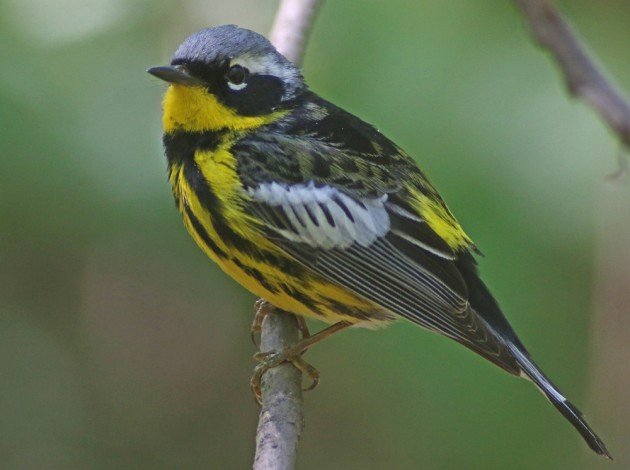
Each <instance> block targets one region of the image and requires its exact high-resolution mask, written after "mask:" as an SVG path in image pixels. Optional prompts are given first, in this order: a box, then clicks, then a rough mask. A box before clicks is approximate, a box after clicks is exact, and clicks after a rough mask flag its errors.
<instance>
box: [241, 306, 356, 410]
mask: <svg viewBox="0 0 630 470" xmlns="http://www.w3.org/2000/svg"><path fill="white" fill-rule="evenodd" d="M255 309H256V313H255V316H254V321H253V322H252V327H251V336H252V341H253V342H254V344H255V345H256V346H258V347H260V345H261V344H262V340H261V341H257V337H259V336H260V334H261V333H262V326H263V322H264V320H265V318H266V317H267V315H269V313H271V312H272V311H274V309H275V307H274V306H273V305H271V304H270V303H269V302H267V301H266V300H264V299H260V300H258V301H257V302H256V304H255ZM296 319H297V323H298V329H299V331H300V334H301V339H300V340H299V341H298V342H297V343H295V344H293V345H290V346H287V347H284V348H282V349H280V350H276V351H273V350H272V351H260V352H258V353H256V354H254V359H255V360H256V361H257V362H258V365H257V366H256V368H255V369H254V375H253V376H252V378H251V380H250V386H251V389H252V392H253V394H254V398H255V399H256V401H257V402H258V403H259V404H262V379H263V376H264V375H265V373H266V372H267V371H268V370H269V369H271V368H273V367H277V366H279V365H280V364H284V363H285V362H289V363H291V364H293V366H294V367H295V368H297V369H298V370H299V371H301V372H302V373H303V374H306V375H307V376H308V377H309V378H310V380H311V383H310V385H309V386H308V387H306V388H304V389H303V390H312V389H313V388H315V387H316V386H317V384H318V383H319V372H318V370H317V369H316V368H315V367H313V366H312V365H310V364H309V363H308V362H306V361H305V360H304V359H302V354H304V352H306V350H308V349H309V348H310V347H311V346H313V345H314V344H316V343H319V342H320V341H322V340H323V339H326V338H328V337H329V336H331V335H332V334H334V333H336V332H338V331H341V330H343V329H345V328H347V327H348V326H350V323H346V322H339V323H335V324H334V325H331V326H329V327H328V328H325V329H324V330H322V331H320V332H318V333H316V334H314V335H311V334H310V333H309V331H308V327H307V325H306V321H305V320H304V317H301V316H296Z"/></svg>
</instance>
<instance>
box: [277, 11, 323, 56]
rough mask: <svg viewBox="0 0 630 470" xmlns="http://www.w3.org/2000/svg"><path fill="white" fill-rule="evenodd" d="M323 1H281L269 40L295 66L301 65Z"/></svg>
mask: <svg viewBox="0 0 630 470" xmlns="http://www.w3.org/2000/svg"><path fill="white" fill-rule="evenodd" d="M323 3H324V0H283V1H282V3H280V7H279V8H278V13H277V14H276V19H275V20H274V23H273V27H272V28H271V33H270V34H269V38H270V40H271V42H272V43H273V45H274V46H276V49H278V51H279V52H280V53H281V54H282V55H284V56H285V57H286V58H287V59H289V60H290V61H291V62H293V63H294V64H295V65H297V66H300V65H302V59H303V58H304V51H305V50H306V44H307V42H308V38H309V36H310V34H311V29H313V23H314V22H315V17H316V16H317V12H318V11H319V9H320V8H321V6H322V4H323Z"/></svg>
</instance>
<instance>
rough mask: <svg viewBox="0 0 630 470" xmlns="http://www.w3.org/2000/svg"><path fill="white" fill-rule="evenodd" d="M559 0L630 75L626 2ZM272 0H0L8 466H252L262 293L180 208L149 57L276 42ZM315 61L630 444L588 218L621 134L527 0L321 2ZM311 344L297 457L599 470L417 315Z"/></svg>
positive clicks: (326, 464)
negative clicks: (311, 376)
mask: <svg viewBox="0 0 630 470" xmlns="http://www.w3.org/2000/svg"><path fill="white" fill-rule="evenodd" d="M565 6H566V9H567V13H568V14H569V16H570V17H571V18H572V19H573V21H574V23H575V24H576V25H577V26H578V27H579V29H580V30H581V32H582V35H583V36H584V37H585V38H587V39H588V41H589V43H590V44H591V45H592V47H593V49H594V50H595V51H596V52H597V53H598V54H599V55H600V57H601V59H602V61H603V62H605V63H606V64H607V65H608V66H609V68H610V69H611V71H612V72H613V73H614V74H615V75H616V76H617V77H619V78H620V79H621V83H622V85H625V86H626V87H627V88H628V87H630V80H628V79H627V77H628V76H630V61H629V60H628V59H629V56H628V48H627V45H628V43H629V42H630V28H629V27H628V23H629V21H628V20H630V6H629V4H628V3H627V2H622V1H613V0H608V1H603V0H602V1H598V2H588V1H586V0H581V1H577V2H571V4H570V5H565ZM275 7H276V2H274V1H270V0H264V1H262V0H249V1H245V0H229V1H227V0H212V1H204V0H182V1H177V2H175V1H169V0H157V1H155V0H154V1H149V0H133V1H131V0H90V1H86V0H54V1H50V2H45V1H43V0H3V1H1V2H0V42H1V43H2V44H3V46H2V47H1V48H0V64H2V65H1V67H2V73H0V125H1V129H2V132H1V135H2V137H1V138H0V214H1V218H0V259H1V260H2V262H1V263H0V378H1V381H0V417H1V418H0V461H1V462H2V464H1V466H2V468H6V469H22V468H47V469H48V468H51V469H52V468H55V469H56V468H59V469H67V468H81V469H91V468H151V469H159V468H191V469H192V468H246V467H248V466H249V465H250V462H251V459H252V453H253V436H254V432H255V425H256V421H257V412H258V408H257V406H256V405H255V404H254V400H253V399H252V397H251V395H250V392H249V389H248V379H249V376H250V374H251V371H252V366H253V362H252V360H251V358H250V356H251V354H252V353H253V352H254V348H253V346H252V345H251V343H250V342H249V331H248V328H249V323H250V321H251V316H252V302H253V301H254V298H253V297H252V296H251V295H249V294H248V293H246V292H244V291H243V290H242V289H241V288H240V287H239V286H237V285H236V284H234V283H233V282H232V281H230V280H229V279H227V278H226V277H225V276H224V275H223V274H222V273H221V272H220V271H219V270H218V268H216V267H215V266H213V265H212V264H211V263H210V262H209V261H208V260H207V259H206V258H205V257H204V255H203V254H202V253H201V252H200V251H199V250H198V249H197V248H196V247H195V246H194V244H193V242H192V241H191V240H190V239H189V237H188V235H187V234H186V233H185V231H184V229H183V227H182V225H181V223H180V219H179V216H178V214H177V213H176V210H175V208H174V207H173V203H172V201H171V196H170V193H169V191H170V190H169V187H168V185H167V183H166V178H165V161H164V158H163V156H162V149H161V145H160V96H161V94H162V92H163V90H164V85H163V84H162V83H160V82H158V81H157V80H156V79H154V78H152V77H150V76H148V75H147V74H146V73H145V69H146V68H147V67H149V66H152V65H159V64H162V63H165V62H166V61H167V60H168V57H169V55H170V53H171V52H172V51H173V50H174V48H175V47H176V46H177V45H178V44H179V42H180V41H181V40H183V39H184V37H186V36H187V35H188V34H189V33H191V32H192V31H194V30H197V29H199V28H201V27H205V26H209V25H218V24H223V23H236V24H239V25H241V26H245V27H250V28H252V29H256V30H258V31H261V32H266V31H267V30H268V29H269V26H270V24H271V20H272V17H273V13H274V10H275ZM305 76H306V77H307V80H308V82H309V83H310V85H311V86H312V88H313V89H315V90H316V91H317V92H319V93H321V94H322V95H324V96H325V97H327V98H328V99H331V100H332V101H334V102H336V103H337V104H339V105H341V106H344V107H346V108H347V109H349V110H351V111H352V112H354V113H355V114H357V115H359V116H360V117H362V118H364V119H365V120H367V121H368V122H371V123H373V124H375V125H377V126H378V127H379V128H380V129H381V130H383V131H384V132H385V133H386V134H387V135H389V136H390V137H391V138H393V139H394V140H395V141H396V142H398V143H399V144H400V145H401V146H403V147H404V148H405V149H406V150H407V151H408V152H410V153H411V154H412V155H414V156H415V158H416V159H417V160H418V162H420V164H421V165H422V166H423V168H424V169H425V170H426V171H427V172H428V173H429V175H431V177H432V179H433V181H434V182H435V183H436V184H437V186H438V187H439V188H440V189H441V190H442V192H443V194H444V196H445V198H446V199H447V201H448V202H449V204H450V206H451V208H452V209H453V211H454V212H455V213H456V215H457V216H458V217H459V218H460V220H461V221H462V223H463V224H464V226H465V227H466V228H467V230H468V232H469V233H470V235H471V236H472V237H473V238H474V239H475V240H476V242H477V244H478V245H479V247H480V248H481V249H482V250H483V251H484V253H485V254H486V258H485V259H483V260H482V262H481V263H482V271H483V272H484V274H485V277H486V279H487V280H488V283H489V284H490V285H491V286H492V288H493V290H494V292H495V293H496V295H497V297H498V298H499V299H500V301H501V303H502V305H503V306H504V308H505V310H506V312H507V314H508V317H509V318H510V319H511V320H512V322H513V324H514V326H515V328H516V329H517V331H519V332H520V335H521V337H522V339H523V341H524V342H525V343H526V345H528V347H529V349H530V351H531V352H532V354H533V355H534V357H535V358H537V359H538V360H539V363H540V365H541V366H542V367H543V368H544V369H545V370H546V371H547V372H548V374H549V375H550V376H551V377H553V378H554V379H555V381H557V383H558V384H559V385H560V387H561V388H562V389H563V390H564V391H565V392H566V393H567V395H569V396H570V397H571V398H572V400H573V401H574V402H576V403H577V404H579V405H580V407H581V408H583V409H584V410H586V411H589V410H592V411H591V412H590V413H588V414H589V417H590V418H591V421H592V424H593V426H594V428H596V429H597V430H598V431H599V432H600V433H601V435H602V437H603V438H604V439H605V440H606V441H607V442H608V443H609V447H610V450H611V452H612V453H613V454H614V455H617V456H619V457H621V456H623V455H625V457H628V456H629V453H630V451H629V450H628V448H627V447H628V442H627V440H628V436H627V435H625V436H620V435H615V433H614V432H613V430H612V429H610V428H609V427H607V422H608V421H607V416H606V415H605V414H597V413H596V411H595V410H597V406H596V404H597V397H594V396H592V395H590V396H589V389H590V388H591V385H590V384H589V377H590V374H589V367H588V366H589V360H590V354H589V331H590V325H591V322H590V318H591V313H592V302H591V294H592V287H591V286H592V279H593V272H592V264H593V246H594V238H595V237H594V235H595V231H596V223H595V220H596V212H597V207H598V203H599V202H601V201H600V199H601V197H599V193H600V189H601V186H602V185H603V184H604V183H603V176H604V175H605V174H606V173H608V172H610V171H612V170H613V169H614V158H615V153H616V149H617V147H616V143H615V140H614V139H613V138H612V137H611V136H610V135H609V134H608V132H607V131H606V129H605V128H604V126H603V125H602V124H601V123H600V122H599V120H598V119H597V118H596V117H595V116H594V115H593V114H592V113H591V112H590V110H588V109H587V108H586V107H584V106H583V105H579V104H576V103H575V102H572V101H569V100H568V99H567V96H566V94H565V91H564V89H563V86H562V82H561V79H560V78H559V76H558V73H557V71H556V70H555V69H554V67H552V66H551V63H550V61H549V60H548V58H547V57H545V56H544V55H543V54H542V53H540V51H539V50H537V49H536V48H535V47H533V45H532V44H531V42H530V40H529V37H528V34H527V31H526V29H525V27H524V24H523V22H522V19H521V18H520V17H519V15H518V14H517V12H516V10H515V9H514V7H513V5H512V4H511V2H496V1H488V0H474V1H472V0H455V1H449V2H444V1H438V0H424V1H418V2H415V1H408V0H407V1H404V0H396V1H387V2H384V1H365V0H352V1H350V0H347V1H334V0H330V1H329V2H327V4H326V5H325V7H324V9H323V11H322V13H321V15H320V17H319V20H318V23H317V25H316V28H315V31H314V34H313V38H312V42H311V45H310V48H309V52H308V55H307V58H306V64H305ZM598 201H599V202H598ZM313 326H314V327H315V328H317V327H319V326H320V325H313ZM308 360H309V361H311V362H312V363H313V364H315V365H316V366H317V367H318V368H319V369H320V371H321V373H322V383H321V385H320V386H319V388H318V389H317V390H316V391H314V392H311V393H308V394H307V396H306V420H307V426H306V431H305V434H304V438H303V441H302V446H301V452H300V468H303V469H322V468H343V469H381V468H401V469H405V468H439V469H451V468H452V469H460V468H536V469H543V468H548V469H558V468H563V469H564V468H567V469H569V468H570V469H573V468H595V467H596V466H597V465H601V464H600V461H599V460H598V459H597V458H596V457H595V456H594V455H591V453H590V452H588V450H587V449H586V446H585V445H584V444H583V443H582V441H581V439H580V437H579V436H578V435H577V434H576V433H575V432H574V430H573V429H571V428H570V426H569V425H568V424H567V423H566V422H564V420H563V419H562V418H561V417H560V416H559V415H558V414H557V413H556V411H555V410H554V409H552V407H550V406H549V405H548V403H547V402H546V401H545V400H544V399H543V398H542V397H541V396H540V395H539V394H538V393H537V392H536V390H535V389H534V387H532V386H531V385H530V384H528V383H526V382H524V381H519V380H515V379H514V378H512V377H509V376H507V375H506V374H504V373H503V372H502V371H500V370H499V369H497V368H495V367H493V366H491V365H490V364H488V363H485V362H484V361H483V360H481V359H479V358H477V357H476V356H474V355H473V354H471V353H470V352H468V351H466V350H465V349H464V348H462V347H460V346H458V345H456V344H454V343H451V342H449V341H447V340H445V339H443V338H439V337H437V336H434V335H431V334H429V333H426V332H424V331H421V330H420V329H418V328H415V327H413V326H411V325H409V324H404V323H400V324H396V325H394V326H392V327H390V328H388V329H386V330H383V331H378V332H371V331H358V330H357V331H351V332H347V333H345V334H340V335H339V336H338V337H336V338H334V339H331V340H329V341H327V342H326V343H324V344H322V345H320V346H318V347H316V348H315V349H314V350H313V351H312V352H309V354H308ZM625 362H627V358H625ZM625 362H624V364H625ZM627 392H628V391H626V395H627V394H628V393H627ZM620 393H621V392H620ZM616 411H617V413H626V414H629V411H628V409H627V408H626V409H622V410H616ZM626 431H627V429H626ZM619 465H620V466H621V467H624V466H625V465H627V461H626V462H625V464H624V462H623V459H622V461H621V462H620V463H619Z"/></svg>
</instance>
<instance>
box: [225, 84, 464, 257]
mask: <svg viewBox="0 0 630 470" xmlns="http://www.w3.org/2000/svg"><path fill="white" fill-rule="evenodd" d="M232 151H233V154H234V155H235V157H236V159H237V161H238V165H237V169H238V170H237V171H238V173H239V178H240V180H241V182H242V184H243V186H244V188H245V189H246V190H247V191H250V192H251V191H254V192H255V191H257V190H258V189H260V188H262V189H263V192H262V194H268V193H267V189H266V188H270V187H271V186H269V185H272V184H273V185H275V186H274V188H275V189H276V192H275V193H274V194H279V193H278V190H279V188H283V189H285V190H286V189H290V188H291V187H295V188H298V189H300V188H306V187H307V186H310V187H311V188H312V187H315V188H327V189H324V190H323V191H319V192H317V193H316V192H315V191H312V190H311V191H306V190H304V189H300V192H299V194H302V195H303V196H304V197H306V195H308V194H312V195H313V197H315V194H317V197H324V196H328V195H331V194H337V193H339V194H341V195H344V196H348V197H350V198H351V199H353V200H354V201H357V202H359V203H360V204H365V203H371V202H373V201H376V203H377V204H380V202H378V201H383V200H384V199H383V198H387V200H388V204H387V207H388V213H389V215H390V216H391V215H392V213H396V215H397V216H401V215H402V219H404V220H412V221H413V222H414V225H415V226H417V225H418V223H424V222H426V223H427V224H428V225H429V226H430V228H431V230H432V231H433V232H435V233H436V237H439V238H442V239H443V240H444V243H445V244H446V245H448V246H449V247H450V248H451V249H455V250H457V249H460V248H461V249H463V248H468V247H470V246H472V242H471V241H470V239H469V238H468V237H467V235H466V234H465V233H464V231H463V229H462V228H461V226H460V224H459V223H458V222H457V220H456V219H455V218H454V217H453V215H452V214H451V212H450V211H449V210H448V208H447V206H446V204H445V203H444V201H443V200H442V198H441V196H440V195H439V193H438V192H437V190H436V189H435V188H434V187H433V186H432V185H431V183H430V182H429V180H428V179H427V177H426V176H425V174H424V173H423V172H422V171H421V170H420V168H419V167H418V166H417V164H416V163H415V162H414V160H413V159H412V158H411V157H410V156H409V155H408V154H407V153H405V152H404V151H403V150H402V149H401V148H400V147H398V146H397V145H396V144H395V143H393V142H392V141H391V140H389V139H388V138H387V137H386V136H384V135H383V134H382V133H381V132H379V131H378V130H377V129H376V128H375V127H374V126H372V125H370V124H368V123H366V122H365V121H363V120H361V119H359V118H358V117H356V116H354V115H352V114H350V113H349V112H347V111H345V110H343V109H341V108H339V107H338V106H335V105H334V104H332V103H330V102H328V101H326V100H324V99H322V98H320V97H319V96H317V95H315V94H314V93H310V92H309V94H307V96H306V97H304V98H303V100H302V101H301V103H300V104H299V105H298V106H296V107H295V108H294V109H293V110H292V111H291V112H290V113H288V114H287V115H286V116H285V117H284V118H282V119H279V120H278V121H276V122H274V123H272V124H269V125H267V126H263V127H261V128H260V129H258V130H257V131H256V132H252V133H249V134H248V135H246V136H244V137H243V138H241V139H240V140H239V141H238V142H235V144H234V145H233V147H232ZM328 189H331V190H332V191H329V190H328ZM396 211H397V212H396ZM415 230H417V228H416V229H415Z"/></svg>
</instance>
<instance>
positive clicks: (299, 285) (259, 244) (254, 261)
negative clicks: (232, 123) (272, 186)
mask: <svg viewBox="0 0 630 470" xmlns="http://www.w3.org/2000/svg"><path fill="white" fill-rule="evenodd" d="M195 162H196V164H197V166H198V168H200V169H201V171H202V174H203V177H204V179H205V180H206V181H207V184H208V185H209V187H211V188H212V191H213V193H214V194H215V195H216V196H217V197H218V199H219V200H220V206H221V207H222V208H223V210H222V214H223V218H224V220H225V221H227V222H228V224H229V227H230V230H231V231H233V232H234V233H235V234H236V235H237V236H239V237H242V238H244V239H246V240H248V241H249V242H251V246H254V247H256V250H255V252H251V253H248V252H244V251H239V250H238V249H237V248H236V247H235V246H234V244H231V243H230V242H229V240H223V239H222V238H221V237H220V236H219V234H218V233H217V230H216V228H215V227H214V226H213V222H212V216H211V214H210V213H209V212H208V210H207V209H206V208H205V207H204V206H203V204H202V203H201V201H200V200H199V197H198V195H197V193H196V192H195V191H194V189H193V188H191V186H190V185H189V184H188V181H187V180H186V178H185V176H184V172H183V167H182V166H179V167H174V168H172V171H171V175H170V182H171V185H172V187H173V191H174V193H175V196H176V198H177V199H178V200H179V206H180V207H179V208H180V211H181V212H182V214H183V216H184V225H185V226H186V228H187V229H188V231H189V233H190V234H191V236H192V237H193V239H194V240H195V242H196V243H197V245H199V247H200V248H201V249H202V250H203V251H204V252H205V253H206V254H207V255H208V256H209V257H210V258H211V259H212V260H213V261H214V262H216V263H217V264H218V265H219V266H220V267H221V269H222V270H223V271H225V272H226V273H227V274H228V275H229V276H231V277H232V278H233V279H234V280H236V281H237V282H238V283H239V284H241V285H242V286H243V287H245V288H246V289H247V290H249V291H250V292H252V293H254V294H255V295H257V296H259V297H263V298H265V299H266V300H268V301H269V302H271V303H272V304H273V305H275V306H276V307H278V308H281V309H283V310H287V311H289V312H293V313H296V314H299V315H303V316H307V317H312V318H317V319H319V320H323V321H325V322H328V323H336V322H338V321H350V322H353V323H358V322H364V320H363V319H361V318H358V317H356V316H352V315H347V314H343V313H340V312H339V305H343V306H345V307H346V308H349V309H351V310H354V311H356V312H365V313H367V312H374V311H376V310H378V309H377V308H376V307H375V306H374V305H372V304H371V303H370V302H368V301H366V300H364V299H361V298H360V297H358V296H356V295H354V294H352V293H351V292H349V291H347V290H346V289H343V288H341V287H339V286H336V285H333V284H331V283H329V282H327V281H325V280H324V279H322V278H320V277H319V276H317V275H316V274H314V273H310V272H308V271H307V273H308V274H307V275H305V276H302V277H299V278H298V277H295V276H292V275H291V273H287V272H284V271H283V270H282V269H281V266H277V265H275V264H273V261H271V262H267V261H266V259H269V260H273V259H281V260H283V263H289V264H297V263H298V262H297V261H296V260H294V259H292V258H291V257H290V256H289V255H288V254H286V253H285V252H284V251H282V250H281V249H280V248H278V247H277V246H275V245H274V244H272V243H271V242H269V241H268V240H267V239H266V238H265V237H264V236H263V235H262V234H261V232H260V230H259V229H258V224H257V221H256V219H255V218H254V217H253V216H251V215H249V214H247V213H245V212H244V210H243V204H244V202H246V200H247V197H248V196H247V193H245V192H244V191H243V190H242V189H241V185H240V182H239V180H238V177H237V174H236V169H235V159H234V157H233V156H232V154H231V152H230V150H229V143H225V144H223V145H221V146H220V147H219V148H218V149H217V150H216V151H214V152H203V151H198V152H196V154H195ZM185 207H188V208H189V210H190V211H191V212H192V213H193V214H194V216H195V218H196V219H197V220H198V221H199V223H200V224H201V225H202V226H203V230H204V231H205V233H206V234H207V235H208V237H209V238H210V239H211V240H212V244H208V243H206V241H204V239H203V237H202V236H201V235H200V233H199V232H198V230H197V229H196V228H195V227H194V225H193V222H192V221H191V219H190V218H189V217H188V215H187V214H186V211H185ZM212 245H214V248H213V246H212ZM217 248H218V250H217V251H218V252H215V250H216V249H217ZM269 254H271V255H272V256H271V257H270V256H268V255H269ZM252 273H255V275H253V274H252ZM261 279H263V280H264V282H261ZM296 293H297V295H296ZM304 298H308V299H309V302H305V301H304ZM366 325H367V324H366Z"/></svg>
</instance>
